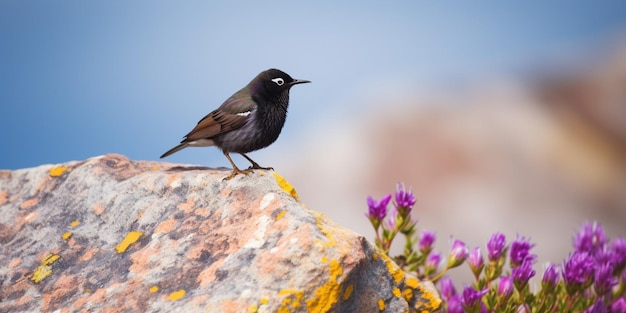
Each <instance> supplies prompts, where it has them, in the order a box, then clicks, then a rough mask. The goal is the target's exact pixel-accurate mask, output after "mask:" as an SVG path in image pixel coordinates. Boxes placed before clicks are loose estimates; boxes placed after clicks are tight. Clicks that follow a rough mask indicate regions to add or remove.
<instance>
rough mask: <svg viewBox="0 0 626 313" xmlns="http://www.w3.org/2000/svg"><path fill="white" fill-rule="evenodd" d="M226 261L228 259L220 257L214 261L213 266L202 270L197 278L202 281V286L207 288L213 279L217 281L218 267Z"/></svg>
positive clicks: (199, 281)
mask: <svg viewBox="0 0 626 313" xmlns="http://www.w3.org/2000/svg"><path fill="white" fill-rule="evenodd" d="M225 261H226V259H219V260H217V261H215V262H213V264H211V266H209V267H207V268H206V269H204V270H202V272H200V274H199V275H198V278H197V279H196V281H197V282H198V283H200V288H205V287H206V286H208V285H209V284H210V283H211V282H212V281H215V280H216V279H217V277H216V276H215V271H216V270H217V269H218V268H220V267H221V266H222V265H223V264H224V262H225Z"/></svg>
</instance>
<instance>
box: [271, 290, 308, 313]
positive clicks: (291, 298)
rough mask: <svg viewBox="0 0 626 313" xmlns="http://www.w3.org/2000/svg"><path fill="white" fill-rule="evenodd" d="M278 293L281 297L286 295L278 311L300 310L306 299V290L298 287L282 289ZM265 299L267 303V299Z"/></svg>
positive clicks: (281, 312)
mask: <svg viewBox="0 0 626 313" xmlns="http://www.w3.org/2000/svg"><path fill="white" fill-rule="evenodd" d="M278 295H279V296H281V297H282V296H285V298H283V300H282V301H281V303H280V306H279V307H278V310H277V312H278V313H289V312H291V310H296V311H299V308H300V307H301V306H302V303H303V300H304V291H302V290H297V289H282V290H280V291H279V292H278ZM261 300H263V299H261ZM265 300H266V303H267V299H265Z"/></svg>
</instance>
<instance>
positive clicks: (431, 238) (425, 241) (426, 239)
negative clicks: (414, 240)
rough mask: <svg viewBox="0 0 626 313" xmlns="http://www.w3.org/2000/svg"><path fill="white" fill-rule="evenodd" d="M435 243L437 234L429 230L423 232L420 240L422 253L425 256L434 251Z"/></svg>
mask: <svg viewBox="0 0 626 313" xmlns="http://www.w3.org/2000/svg"><path fill="white" fill-rule="evenodd" d="M434 243H435V233H433V232H429V231H427V230H425V231H423V232H422V235H421V236H420V240H419V247H420V251H421V252H422V253H424V254H428V253H429V252H430V251H431V250H432V249H433V244H434Z"/></svg>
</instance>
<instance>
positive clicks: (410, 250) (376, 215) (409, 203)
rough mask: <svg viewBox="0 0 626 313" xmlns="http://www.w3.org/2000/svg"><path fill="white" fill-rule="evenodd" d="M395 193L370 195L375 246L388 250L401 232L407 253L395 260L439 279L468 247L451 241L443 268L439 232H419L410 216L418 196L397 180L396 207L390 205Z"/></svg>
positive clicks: (463, 257) (464, 255) (423, 275)
mask: <svg viewBox="0 0 626 313" xmlns="http://www.w3.org/2000/svg"><path fill="white" fill-rule="evenodd" d="M391 200H392V195H391V194H387V195H385V196H383V197H382V198H381V199H380V200H378V201H377V200H375V199H374V198H372V197H368V198H367V206H368V212H367V213H366V214H365V216H366V217H367V218H368V219H369V221H370V223H371V224H372V226H373V227H374V231H375V232H376V240H375V243H376V246H377V247H378V248H380V249H382V250H383V251H384V252H385V253H386V254H389V250H390V248H391V244H392V243H393V240H394V239H395V238H396V236H397V235H398V234H401V235H403V236H404V237H405V246H404V253H403V254H402V255H399V256H396V257H394V258H393V259H394V261H396V263H398V264H399V265H400V266H402V267H403V268H404V269H406V270H407V271H410V272H414V273H415V274H417V276H418V277H420V278H424V279H430V280H432V281H435V282H436V281H438V280H439V279H440V278H441V277H442V276H443V274H444V273H445V272H446V271H447V270H449V269H451V268H454V267H458V266H460V265H461V264H463V262H465V260H466V259H467V258H468V256H469V250H468V248H467V246H466V245H465V243H463V242H462V241H460V240H454V241H452V242H451V248H450V252H449V254H448V258H447V260H446V263H445V266H443V268H441V264H442V257H441V254H439V253H438V252H436V251H433V246H434V244H435V240H436V236H435V233H433V232H430V231H422V232H421V233H419V234H418V233H417V232H416V226H417V221H415V220H413V219H412V218H411V212H412V210H413V206H414V205H415V196H413V192H412V191H411V190H410V189H409V190H406V188H405V187H404V184H401V183H400V184H398V185H397V188H396V192H395V194H394V196H393V208H392V209H391V210H389V209H388V206H389V203H390V202H391Z"/></svg>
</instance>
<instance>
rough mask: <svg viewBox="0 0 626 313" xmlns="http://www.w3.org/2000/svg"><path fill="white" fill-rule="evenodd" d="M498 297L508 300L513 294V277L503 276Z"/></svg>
mask: <svg viewBox="0 0 626 313" xmlns="http://www.w3.org/2000/svg"><path fill="white" fill-rule="evenodd" d="M497 294H498V296H499V297H504V298H505V299H508V298H509V297H510V296H511V295H512V294H513V277H511V276H502V277H500V283H499V284H498V293H497Z"/></svg>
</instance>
